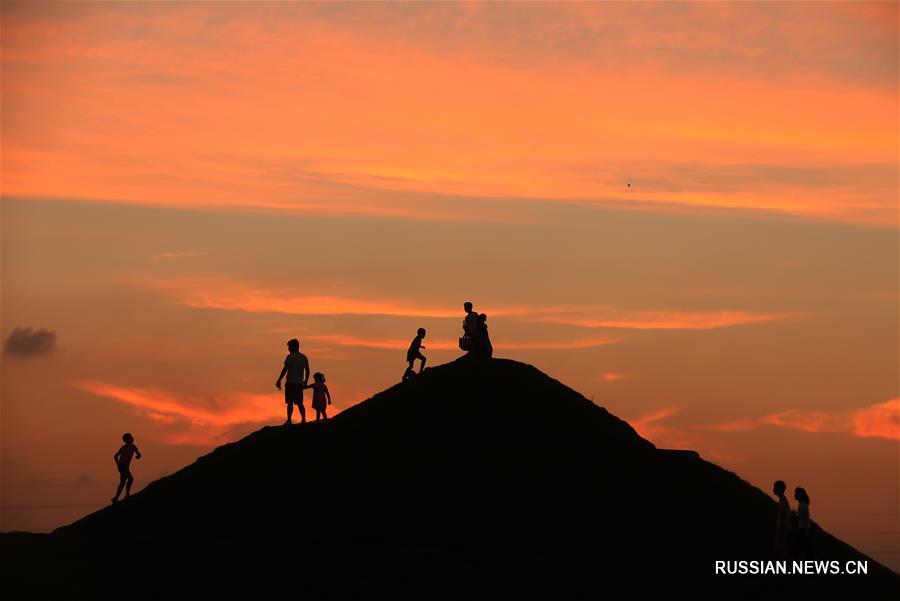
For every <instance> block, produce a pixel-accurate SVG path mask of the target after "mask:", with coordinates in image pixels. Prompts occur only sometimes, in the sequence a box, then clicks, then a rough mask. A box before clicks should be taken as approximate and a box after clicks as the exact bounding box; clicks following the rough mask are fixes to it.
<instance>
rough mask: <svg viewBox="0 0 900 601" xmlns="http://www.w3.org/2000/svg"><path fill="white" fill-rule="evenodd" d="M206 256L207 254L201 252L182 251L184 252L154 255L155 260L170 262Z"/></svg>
mask: <svg viewBox="0 0 900 601" xmlns="http://www.w3.org/2000/svg"><path fill="white" fill-rule="evenodd" d="M204 254H206V253H203V252H200V251H199V250H182V251H174V252H165V253H159V254H158V255H154V257H153V258H154V259H155V260H157V261H170V260H172V259H186V258H189V257H199V256H202V255H204Z"/></svg>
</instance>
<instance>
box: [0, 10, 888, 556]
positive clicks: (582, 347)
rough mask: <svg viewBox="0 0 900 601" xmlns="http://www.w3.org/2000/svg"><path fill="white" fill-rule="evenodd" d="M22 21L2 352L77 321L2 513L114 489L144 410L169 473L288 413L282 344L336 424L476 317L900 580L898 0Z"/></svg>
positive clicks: (39, 519) (10, 440)
mask: <svg viewBox="0 0 900 601" xmlns="http://www.w3.org/2000/svg"><path fill="white" fill-rule="evenodd" d="M0 10H2V25H0V27H2V37H0V40H2V42H0V43H2V72H0V77H2V97H0V102H2V106H0V108H2V111H0V121H2V155H0V166H2V173H0V175H2V181H0V184H2V199H0V230H2V231H0V233H2V242H0V252H2V254H0V280H2V288H0V335H2V336H3V339H4V341H8V340H9V337H10V335H11V334H12V332H13V331H14V330H16V328H29V327H30V328H34V329H40V328H45V329H48V330H52V331H53V332H54V333H55V334H56V340H55V344H54V346H53V348H52V349H50V350H49V351H47V352H40V351H41V349H40V348H39V345H38V339H37V338H36V337H34V336H31V337H29V336H28V335H26V336H25V337H24V338H25V339H26V340H25V342H24V343H23V344H24V345H25V347H26V348H27V347H28V345H29V344H31V345H32V346H33V349H34V350H35V352H34V354H32V355H27V356H26V354H24V351H22V350H21V349H20V351H19V352H18V354H17V353H16V352H10V351H9V350H7V351H6V352H5V353H4V355H3V357H2V368H0V393H2V406H0V411H2V413H0V418H2V419H0V451H2V453H0V455H2V456H0V529H3V530H7V529H37V530H47V529H50V528H53V527H56V526H59V525H62V524H63V523H65V522H67V521H71V520H72V519H74V518H76V517H78V516H80V515H83V514H84V513H86V512H87V511H90V510H92V509H94V508H97V507H99V506H101V505H103V504H104V503H105V502H106V501H107V500H108V498H109V496H110V495H111V494H112V492H113V490H114V485H115V473H114V469H113V466H112V461H111V459H112V454H113V453H114V452H115V450H116V448H118V444H119V442H118V441H119V436H120V435H121V433H122V432H124V431H125V430H129V431H132V432H133V433H134V434H135V437H136V438H137V443H138V445H139V446H140V447H141V448H142V451H143V452H144V453H145V458H144V459H142V460H141V462H139V463H138V464H137V465H136V469H135V473H136V477H137V487H138V488H140V487H142V486H144V485H146V484H147V483H148V482H149V481H151V480H153V479H155V478H157V477H159V476H162V475H165V474H168V473H171V472H173V471H175V470H177V469H179V468H180V467H182V466H183V465H185V464H187V463H189V462H191V461H193V460H194V459H195V458H196V457H197V456H198V455H200V454H202V453H205V452H206V451H207V450H208V449H210V448H211V447H212V446H215V445H217V444H220V443H222V442H224V441H227V440H232V439H234V438H235V437H239V436H241V435H243V434H245V433H247V432H249V431H251V430H253V429H256V428H258V427H260V426H261V425H263V424H274V423H278V422H279V421H280V420H282V419H283V411H284V404H283V402H282V397H281V395H280V394H279V393H278V392H277V391H275V389H274V385H273V383H274V379H275V377H276V376H277V374H278V371H279V369H280V364H281V361H282V360H283V358H284V354H285V347H284V343H285V341H286V340H287V339H288V338H291V337H294V336H296V337H298V338H300V339H301V340H302V342H303V350H304V352H306V353H307V354H308V355H309V356H310V359H311V361H312V366H313V369H316V370H322V371H325V372H326V373H327V375H328V381H329V386H330V387H331V389H332V391H333V393H334V396H335V403H336V405H335V408H336V409H338V410H339V409H342V408H345V407H347V406H349V405H351V404H353V403H356V402H359V401H361V400H363V399H365V398H367V397H369V396H371V395H372V394H374V393H375V392H377V391H379V390H381V389H383V388H385V387H387V386H389V385H391V384H393V383H394V382H396V381H397V380H398V379H399V377H400V375H401V374H402V371H403V367H404V361H403V359H404V354H405V348H406V345H407V344H408V343H409V340H410V339H411V338H412V336H413V335H414V334H415V330H416V328H417V327H420V326H424V327H426V328H427V329H428V337H427V338H426V341H425V344H426V347H427V351H426V353H427V355H428V357H429V362H430V363H431V364H439V363H443V362H446V361H448V360H451V359H453V358H454V357H455V356H457V354H458V351H457V350H456V349H455V344H454V341H455V339H456V337H457V336H458V334H459V329H460V328H459V324H460V321H461V318H462V310H461V304H462V302H463V301H464V300H472V301H473V302H475V304H476V308H477V309H479V310H481V311H483V312H485V313H487V314H488V315H489V316H490V317H489V324H490V328H491V334H492V338H493V340H494V345H495V348H496V349H497V354H498V355H499V356H503V357H509V358H512V359H516V360H520V361H526V362H528V363H532V364H534V365H536V366H537V367H538V368H540V369H541V370H543V371H545V372H547V373H548V374H550V375H551V376H552V377H555V378H557V379H559V380H560V381H562V382H563V383H565V384H567V385H569V386H571V387H573V388H575V389H576V390H578V391H579V392H581V393H582V394H584V395H586V396H588V397H590V398H592V399H593V400H594V401H595V402H597V403H598V404H600V405H602V406H604V407H606V408H608V409H609V410H610V411H611V412H613V413H614V414H616V415H618V416H619V417H622V418H624V419H627V420H628V421H629V422H630V423H632V425H634V427H635V428H636V429H637V430H638V432H639V433H641V434H642V435H643V436H645V437H647V438H648V439H650V440H651V441H652V442H654V443H655V444H657V445H658V446H662V447H679V448H694V449H697V450H699V451H700V452H701V454H702V455H703V456H704V457H706V458H707V459H709V460H711V461H715V462H716V463H719V464H720V465H722V466H723V467H726V468H727V469H731V470H733V471H735V472H736V473H738V474H739V475H740V476H742V477H743V478H745V479H747V480H748V481H750V482H751V483H752V484H754V485H756V486H759V487H761V488H762V489H763V490H766V491H768V490H769V488H770V483H771V481H772V480H774V479H776V478H781V479H784V480H786V481H787V482H788V484H789V485H790V486H795V485H798V484H799V485H803V486H805V487H806V488H807V490H808V491H809V492H810V495H811V496H812V498H813V507H812V508H813V517H814V519H816V520H817V521H819V522H820V523H821V524H822V525H823V526H824V527H825V528H827V529H829V530H831V531H833V532H834V533H835V534H837V535H839V536H842V537H843V538H845V539H846V540H848V541H849V542H850V543H851V544H854V545H855V546H857V547H858V548H860V549H861V550H863V551H864V552H867V553H870V554H872V555H873V556H874V557H876V558H878V559H879V560H881V561H883V562H885V563H887V564H888V565H890V566H891V567H893V568H894V569H900V549H898V540H900V514H898V510H897V507H898V506H900V446H898V445H900V398H898V397H900V349H898V334H900V316H898V303H900V257H898V243H900V237H898V178H900V175H898V161H897V152H898V124H900V119H898V109H897V99H898V58H897V52H896V51H897V49H898V38H900V35H898V27H897V17H898V8H897V5H896V4H893V3H856V4H841V3H830V4H827V5H826V4H819V5H809V4H804V3H796V4H795V3H785V4H779V5H773V4H726V3H717V4H678V5H675V4H656V3H640V4H591V3H584V4H565V5H559V4H555V5H554V4H544V3H534V4H529V5H527V6H525V5H521V6H517V7H516V10H513V7H512V5H501V4H488V5H482V4H477V3H465V4H438V3H431V4H426V3H419V4H404V5H388V4H381V3H357V4H349V3H348V4H313V3H266V4H253V5H248V4H245V3H228V4H221V3H220V4H214V3H180V4H177V5H175V4H157V3H129V4H127V5H126V4H104V3H96V4H95V3H77V4H74V3H73V4H48V3H31V4H21V3H6V2H4V3H3V4H2V9H0ZM891 19H893V20H892V21H891ZM890 23H893V25H891V24H890ZM629 184H630V185H629ZM547 410H548V411H551V410H552V408H550V407H548V408H547Z"/></svg>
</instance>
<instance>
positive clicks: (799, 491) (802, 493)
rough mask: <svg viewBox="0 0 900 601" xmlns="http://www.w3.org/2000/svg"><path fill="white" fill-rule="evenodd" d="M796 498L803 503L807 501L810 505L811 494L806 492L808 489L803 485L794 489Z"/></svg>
mask: <svg viewBox="0 0 900 601" xmlns="http://www.w3.org/2000/svg"><path fill="white" fill-rule="evenodd" d="M794 498H795V499H797V500H798V501H800V502H801V503H806V504H807V505H809V495H808V494H806V489H805V488H803V487H801V486H798V487H797V488H795V489H794Z"/></svg>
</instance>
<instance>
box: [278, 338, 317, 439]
mask: <svg viewBox="0 0 900 601" xmlns="http://www.w3.org/2000/svg"><path fill="white" fill-rule="evenodd" d="M287 347H288V351H289V353H288V356H287V357H285V359H284V367H283V368H282V369H281V374H280V375H279V376H278V380H276V381H275V388H277V389H278V390H281V379H282V378H284V376H285V374H287V379H286V380H285V383H284V402H285V404H287V420H286V421H285V422H284V425H285V426H289V425H291V416H292V415H293V413H294V405H295V404H296V405H297V409H298V410H299V411H300V423H301V424H304V423H306V411H305V410H304V409H303V388H304V387H305V386H306V383H307V382H308V381H309V360H308V359H307V358H306V355H304V354H303V353H301V352H300V341H299V340H297V339H296V338H291V339H290V340H288V343H287Z"/></svg>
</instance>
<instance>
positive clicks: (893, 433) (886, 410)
mask: <svg viewBox="0 0 900 601" xmlns="http://www.w3.org/2000/svg"><path fill="white" fill-rule="evenodd" d="M766 426H774V427H777V428H786V429H789V430H799V431H801V432H810V433H818V432H832V433H841V434H851V435H853V436H856V437H859V438H887V439H889V440H900V398H896V399H890V400H887V401H884V402H883V403H876V404H874V405H870V406H869V407H864V408H862V409H855V410H851V411H836V412H829V411H807V410H801V409H790V410H788V411H780V412H777V413H771V414H769V415H765V416H763V417H760V418H757V419H749V420H734V421H728V422H722V423H718V424H710V425H706V426H700V428H702V429H706V430H714V431H719V432H744V431H749V430H756V429H759V428H763V427H766Z"/></svg>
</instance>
